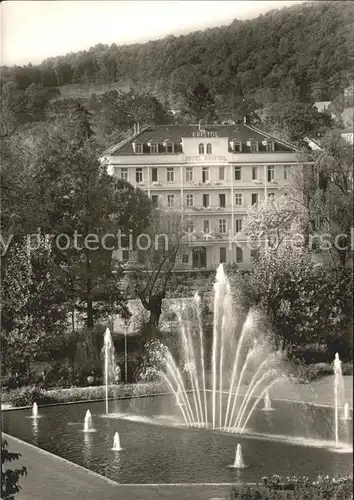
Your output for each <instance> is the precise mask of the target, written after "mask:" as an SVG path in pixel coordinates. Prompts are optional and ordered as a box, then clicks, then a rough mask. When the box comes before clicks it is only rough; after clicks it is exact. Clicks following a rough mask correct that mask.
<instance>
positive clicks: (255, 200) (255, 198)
mask: <svg viewBox="0 0 354 500" xmlns="http://www.w3.org/2000/svg"><path fill="white" fill-rule="evenodd" d="M257 203H258V193H252V194H251V205H256V204H257Z"/></svg>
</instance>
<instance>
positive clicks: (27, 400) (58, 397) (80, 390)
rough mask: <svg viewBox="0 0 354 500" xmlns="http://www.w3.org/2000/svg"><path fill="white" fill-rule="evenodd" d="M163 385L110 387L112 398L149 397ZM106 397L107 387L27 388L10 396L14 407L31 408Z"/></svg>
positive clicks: (158, 391) (147, 384) (160, 389)
mask: <svg viewBox="0 0 354 500" xmlns="http://www.w3.org/2000/svg"><path fill="white" fill-rule="evenodd" d="M164 389H165V388H164V386H163V385H162V384H156V383H155V384H153V383H146V384H143V383H142V384H126V385H112V386H110V387H109V392H108V396H109V397H110V398H122V397H133V396H137V395H139V396H147V395H153V394H159V393H161V392H163V391H164ZM105 397H106V388H105V386H97V387H70V388H68V389H51V390H48V391H45V390H43V389H39V388H33V387H27V388H25V389H18V390H16V391H13V392H12V394H10V401H11V403H12V404H13V406H16V407H19V406H31V405H32V404H33V403H34V402H36V403H37V404H38V405H41V404H42V405H45V404H52V403H69V402H75V401H87V400H100V399H104V398H105Z"/></svg>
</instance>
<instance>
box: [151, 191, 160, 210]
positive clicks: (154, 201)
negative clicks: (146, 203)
mask: <svg viewBox="0 0 354 500" xmlns="http://www.w3.org/2000/svg"><path fill="white" fill-rule="evenodd" d="M151 202H152V206H153V207H155V208H156V207H157V206H158V204H159V197H158V196H157V194H153V195H152V196H151Z"/></svg>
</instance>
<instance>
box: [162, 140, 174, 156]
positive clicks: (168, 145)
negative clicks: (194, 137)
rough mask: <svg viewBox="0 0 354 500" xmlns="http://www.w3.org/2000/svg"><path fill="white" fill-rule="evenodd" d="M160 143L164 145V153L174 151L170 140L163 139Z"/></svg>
mask: <svg viewBox="0 0 354 500" xmlns="http://www.w3.org/2000/svg"><path fill="white" fill-rule="evenodd" d="M162 145H163V146H164V147H165V151H166V153H174V152H175V145H174V143H173V142H172V141H169V140H165V141H164V142H163V143H162Z"/></svg>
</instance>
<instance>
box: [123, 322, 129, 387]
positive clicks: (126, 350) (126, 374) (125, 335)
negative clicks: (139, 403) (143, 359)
mask: <svg viewBox="0 0 354 500" xmlns="http://www.w3.org/2000/svg"><path fill="white" fill-rule="evenodd" d="M128 326H129V322H128V320H125V321H124V376H125V379H124V380H125V383H126V384H127V383H128V342H127V335H128Z"/></svg>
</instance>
